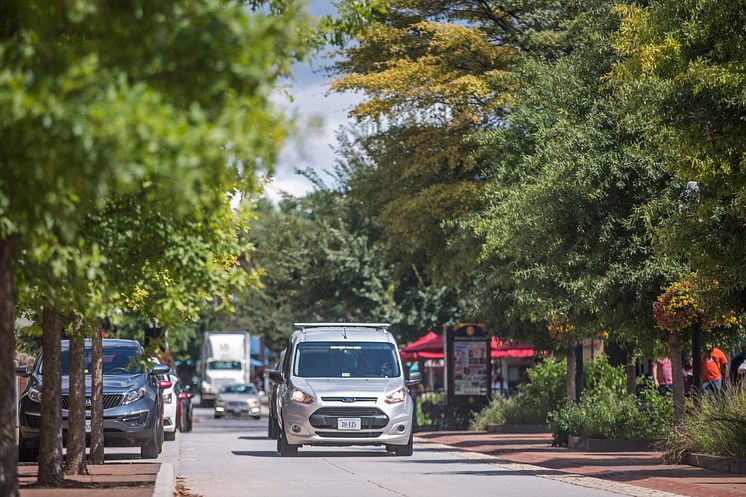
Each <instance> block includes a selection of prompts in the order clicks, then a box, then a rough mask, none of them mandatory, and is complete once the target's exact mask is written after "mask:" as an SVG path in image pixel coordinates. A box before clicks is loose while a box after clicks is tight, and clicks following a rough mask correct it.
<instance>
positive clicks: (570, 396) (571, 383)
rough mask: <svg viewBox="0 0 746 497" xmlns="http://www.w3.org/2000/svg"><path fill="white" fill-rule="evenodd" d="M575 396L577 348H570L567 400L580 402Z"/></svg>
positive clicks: (568, 354)
mask: <svg viewBox="0 0 746 497" xmlns="http://www.w3.org/2000/svg"><path fill="white" fill-rule="evenodd" d="M575 394H576V391H575V347H570V349H569V351H568V352H567V400H570V401H572V402H575V401H576V400H578V399H577V397H576V396H575Z"/></svg>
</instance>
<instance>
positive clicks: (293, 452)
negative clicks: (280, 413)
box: [277, 430, 298, 457]
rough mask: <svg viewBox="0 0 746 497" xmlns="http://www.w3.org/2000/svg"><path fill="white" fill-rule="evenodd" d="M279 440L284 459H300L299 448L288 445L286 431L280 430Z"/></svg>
mask: <svg viewBox="0 0 746 497" xmlns="http://www.w3.org/2000/svg"><path fill="white" fill-rule="evenodd" d="M277 440H278V444H279V446H280V455H281V456H282V457H298V446H297V445H292V444H289V443H288V441H287V438H285V430H280V433H279V435H278V437H277Z"/></svg>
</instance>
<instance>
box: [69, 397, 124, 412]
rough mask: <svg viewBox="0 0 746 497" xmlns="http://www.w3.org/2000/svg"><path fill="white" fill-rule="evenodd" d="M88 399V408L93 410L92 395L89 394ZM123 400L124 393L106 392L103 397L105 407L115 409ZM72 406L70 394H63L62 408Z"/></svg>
mask: <svg viewBox="0 0 746 497" xmlns="http://www.w3.org/2000/svg"><path fill="white" fill-rule="evenodd" d="M85 400H86V407H85V408H86V410H88V411H90V410H91V404H90V402H91V397H90V396H87V397H86V398H85ZM121 402H122V395H121V394H118V393H117V394H104V398H103V404H104V409H113V408H115V407H117V406H118V405H119V404H120V403H121ZM69 406H70V396H69V395H63V396H62V408H63V409H68V408H69Z"/></svg>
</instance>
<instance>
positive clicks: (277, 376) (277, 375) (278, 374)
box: [267, 369, 285, 383]
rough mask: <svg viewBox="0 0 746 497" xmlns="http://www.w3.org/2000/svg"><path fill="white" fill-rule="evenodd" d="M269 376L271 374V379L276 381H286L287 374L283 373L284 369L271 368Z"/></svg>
mask: <svg viewBox="0 0 746 497" xmlns="http://www.w3.org/2000/svg"><path fill="white" fill-rule="evenodd" d="M267 376H269V379H270V380H271V381H274V382H275V383H285V375H283V374H282V371H278V370H276V369H270V370H269V374H268V375H267Z"/></svg>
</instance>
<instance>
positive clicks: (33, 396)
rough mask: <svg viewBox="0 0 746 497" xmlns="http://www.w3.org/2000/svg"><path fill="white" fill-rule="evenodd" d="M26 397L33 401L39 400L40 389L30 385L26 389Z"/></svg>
mask: <svg viewBox="0 0 746 497" xmlns="http://www.w3.org/2000/svg"><path fill="white" fill-rule="evenodd" d="M28 398H29V399H30V400H33V401H34V402H41V390H39V389H38V388H36V387H31V389H30V390H29V391H28Z"/></svg>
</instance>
